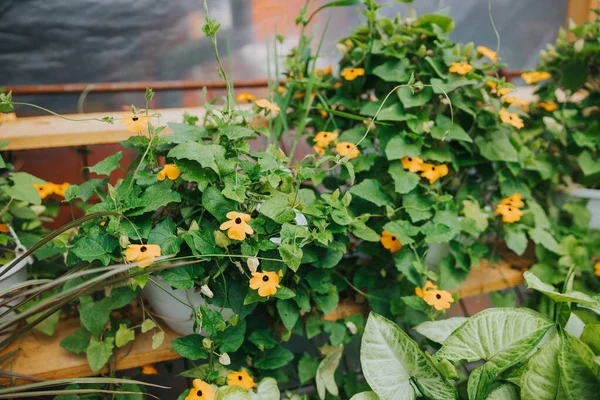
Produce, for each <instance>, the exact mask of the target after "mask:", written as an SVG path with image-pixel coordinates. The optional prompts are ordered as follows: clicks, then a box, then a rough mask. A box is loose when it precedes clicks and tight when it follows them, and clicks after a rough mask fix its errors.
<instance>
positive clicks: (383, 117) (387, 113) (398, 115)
mask: <svg viewBox="0 0 600 400" xmlns="http://www.w3.org/2000/svg"><path fill="white" fill-rule="evenodd" d="M416 118H417V116H416V115H413V114H409V113H407V112H405V111H404V109H403V108H402V105H401V104H400V103H396V104H394V105H392V106H390V107H386V108H383V109H381V111H380V112H379V114H377V118H376V120H377V121H395V122H402V121H408V120H411V119H416Z"/></svg>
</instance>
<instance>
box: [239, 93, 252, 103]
mask: <svg viewBox="0 0 600 400" xmlns="http://www.w3.org/2000/svg"><path fill="white" fill-rule="evenodd" d="M235 99H236V100H237V102H238V103H243V102H245V101H247V102H251V101H254V100H256V96H255V95H253V94H252V93H246V92H244V93H240V94H238V95H237V96H236V97H235Z"/></svg>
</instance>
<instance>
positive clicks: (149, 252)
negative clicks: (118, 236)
mask: <svg viewBox="0 0 600 400" xmlns="http://www.w3.org/2000/svg"><path fill="white" fill-rule="evenodd" d="M156 257H160V246H159V245H156V244H130V245H129V246H127V250H125V259H126V260H127V261H129V262H141V261H147V262H145V263H142V264H140V265H139V267H140V268H146V267H147V266H148V265H150V264H152V263H153V262H154V259H155V258H156Z"/></svg>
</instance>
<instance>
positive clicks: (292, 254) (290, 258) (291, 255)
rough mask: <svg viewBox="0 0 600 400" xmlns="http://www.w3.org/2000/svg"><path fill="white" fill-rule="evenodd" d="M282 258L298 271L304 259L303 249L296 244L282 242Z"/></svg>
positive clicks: (280, 248) (292, 268) (280, 253)
mask: <svg viewBox="0 0 600 400" xmlns="http://www.w3.org/2000/svg"><path fill="white" fill-rule="evenodd" d="M279 255H281V259H282V260H283V262H284V263H285V265H287V266H288V267H289V268H290V269H291V270H292V271H294V272H296V271H297V270H298V267H299V266H300V263H301V261H302V249H301V248H300V247H298V246H296V245H291V244H282V245H281V246H279Z"/></svg>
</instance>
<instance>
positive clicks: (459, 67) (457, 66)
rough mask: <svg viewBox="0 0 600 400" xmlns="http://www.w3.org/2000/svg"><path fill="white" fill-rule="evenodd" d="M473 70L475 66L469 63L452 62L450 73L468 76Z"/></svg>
mask: <svg viewBox="0 0 600 400" xmlns="http://www.w3.org/2000/svg"><path fill="white" fill-rule="evenodd" d="M472 69H473V66H472V65H471V64H469V63H465V62H460V63H457V62H452V65H451V66H450V68H448V71H450V72H452V73H455V74H459V75H466V74H468V73H469V72H471V70H472Z"/></svg>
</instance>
